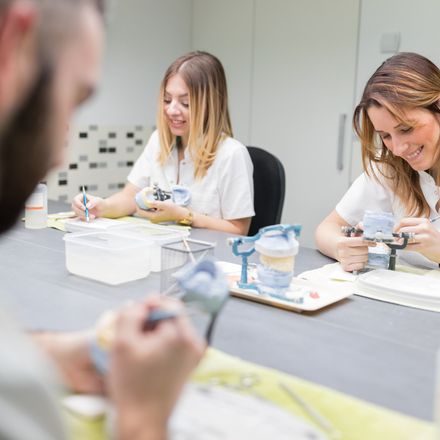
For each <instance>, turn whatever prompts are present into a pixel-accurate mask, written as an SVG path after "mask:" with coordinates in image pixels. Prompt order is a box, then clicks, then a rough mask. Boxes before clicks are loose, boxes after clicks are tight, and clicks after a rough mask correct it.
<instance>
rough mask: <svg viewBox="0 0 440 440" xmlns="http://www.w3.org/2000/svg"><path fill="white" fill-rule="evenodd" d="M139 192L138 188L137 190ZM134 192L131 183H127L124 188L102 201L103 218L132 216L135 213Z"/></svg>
mask: <svg viewBox="0 0 440 440" xmlns="http://www.w3.org/2000/svg"><path fill="white" fill-rule="evenodd" d="M137 189H138V190H139V188H137ZM135 195H136V191H135V190H134V187H133V185H132V184H131V183H127V185H125V188H124V189H123V190H122V191H120V192H118V193H116V194H113V195H112V196H110V197H108V198H106V199H104V202H105V204H104V209H103V215H102V216H103V217H107V218H118V217H123V216H125V215H132V214H133V213H135V212H136V203H135V201H134V196H135Z"/></svg>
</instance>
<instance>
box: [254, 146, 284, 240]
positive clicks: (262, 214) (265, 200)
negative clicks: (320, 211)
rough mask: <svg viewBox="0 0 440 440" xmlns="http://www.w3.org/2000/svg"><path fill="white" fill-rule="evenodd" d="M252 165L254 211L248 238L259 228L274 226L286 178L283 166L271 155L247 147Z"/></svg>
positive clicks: (278, 216) (281, 201)
mask: <svg viewBox="0 0 440 440" xmlns="http://www.w3.org/2000/svg"><path fill="white" fill-rule="evenodd" d="M247 149H248V150H249V154H250V156H251V159H252V163H253V164H254V209H255V217H253V218H252V221H251V226H250V228H249V232H248V236H253V235H255V234H257V233H258V231H259V230H260V228H264V227H265V226H270V225H276V224H278V223H280V221H281V214H282V212H283V205H284V194H285V190H286V177H285V174H284V167H283V164H282V163H281V162H280V161H279V160H278V159H277V158H276V157H275V156H274V155H273V154H271V153H268V152H267V151H264V150H262V149H261V148H257V147H247Z"/></svg>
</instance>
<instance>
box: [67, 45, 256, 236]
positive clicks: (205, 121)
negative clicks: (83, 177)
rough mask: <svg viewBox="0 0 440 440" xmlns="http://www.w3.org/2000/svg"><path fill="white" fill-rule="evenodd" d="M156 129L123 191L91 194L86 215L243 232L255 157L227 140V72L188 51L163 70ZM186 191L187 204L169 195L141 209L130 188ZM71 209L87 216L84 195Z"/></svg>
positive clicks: (217, 63)
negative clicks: (130, 216) (135, 216)
mask: <svg viewBox="0 0 440 440" xmlns="http://www.w3.org/2000/svg"><path fill="white" fill-rule="evenodd" d="M157 126H158V129H157V130H156V131H155V132H154V133H153V134H152V136H151V138H150V140H149V142H148V144H147V146H146V147H145V150H144V152H143V153H142V155H141V156H140V157H139V159H138V160H137V161H136V163H135V165H134V167H133V169H132V171H131V172H130V174H129V176H128V181H129V183H128V184H127V185H126V187H125V188H124V190H123V191H121V192H119V193H117V194H114V195H113V196H111V197H109V198H108V199H105V200H103V199H101V198H99V197H91V196H88V199H89V200H88V203H87V208H88V210H89V214H90V219H94V218H96V217H110V218H114V217H121V216H123V215H128V214H133V213H134V212H137V213H138V214H139V215H141V216H143V217H148V218H149V219H150V220H151V221H152V222H163V221H178V222H181V223H183V224H192V225H193V226H195V227H199V228H207V229H216V230H219V231H224V232H231V233H234V234H241V235H246V234H247V232H248V230H249V225H250V222H251V218H252V216H253V215H254V214H255V212H254V206H253V202H254V197H253V180H252V171H253V167H252V162H251V159H250V156H249V153H248V151H247V149H246V147H245V146H244V145H242V144H241V143H240V142H238V141H236V140H235V139H233V138H232V128H231V122H230V118H229V110H228V93H227V87H226V75H225V72H224V70H223V66H222V64H221V63H220V61H219V60H218V59H217V58H216V57H214V56H213V55H210V54H208V53H206V52H198V51H197V52H191V53H189V54H187V55H184V56H182V57H180V58H179V59H178V60H176V61H175V62H174V63H173V64H171V66H170V67H169V68H168V69H167V71H166V73H165V76H164V79H163V81H162V85H161V88H160V92H159V106H158V115H157ZM156 183H157V184H158V186H159V187H160V188H161V189H162V190H164V191H171V189H172V187H173V186H174V185H177V184H178V185H181V186H183V187H185V188H186V189H187V190H189V192H190V194H191V201H190V203H189V204H188V206H186V207H183V206H178V205H177V204H175V203H173V202H172V201H171V200H166V201H162V202H161V201H156V202H151V203H150V205H151V206H152V207H153V208H154V209H150V210H143V209H140V208H139V207H137V206H136V204H135V202H134V197H135V191H137V190H140V189H142V188H145V187H152V186H153V185H155V184H156ZM72 209H73V210H74V211H75V213H76V214H77V215H78V216H79V217H80V218H82V219H85V207H84V204H83V198H82V195H81V194H79V195H78V196H76V197H75V199H74V200H73V204H72Z"/></svg>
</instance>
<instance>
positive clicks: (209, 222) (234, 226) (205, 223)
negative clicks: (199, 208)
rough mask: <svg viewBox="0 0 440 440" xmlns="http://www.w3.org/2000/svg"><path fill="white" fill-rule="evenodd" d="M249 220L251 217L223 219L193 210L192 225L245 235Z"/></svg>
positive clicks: (247, 230)
mask: <svg viewBox="0 0 440 440" xmlns="http://www.w3.org/2000/svg"><path fill="white" fill-rule="evenodd" d="M251 220H252V218H251V217H247V218H241V219H238V220H224V219H221V218H215V217H209V216H207V215H203V214H199V213H197V212H194V213H193V224H192V225H193V226H194V227H195V228H205V229H214V230H216V231H221V232H229V233H230V234H236V235H247V234H248V232H249V226H250V224H251Z"/></svg>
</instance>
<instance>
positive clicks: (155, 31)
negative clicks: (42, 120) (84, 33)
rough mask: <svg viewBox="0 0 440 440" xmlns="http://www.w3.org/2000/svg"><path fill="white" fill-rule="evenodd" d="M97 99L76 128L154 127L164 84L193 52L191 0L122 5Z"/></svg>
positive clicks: (123, 1) (134, 0)
mask: <svg viewBox="0 0 440 440" xmlns="http://www.w3.org/2000/svg"><path fill="white" fill-rule="evenodd" d="M113 17H114V18H113V20H112V22H111V23H110V24H109V26H108V30H107V50H106V54H105V59H104V65H103V74H102V82H101V85H100V89H99V90H98V93H97V95H96V96H95V97H94V98H93V99H92V100H91V101H90V102H89V103H87V104H86V105H85V106H84V107H83V108H82V109H81V110H80V111H79V112H78V114H77V117H76V118H75V123H76V124H84V125H90V124H100V125H101V124H109V125H111V124H128V125H155V124H156V112H157V99H158V92H159V87H160V83H161V81H162V78H163V76H164V74H165V71H166V69H167V68H168V66H169V65H170V64H171V63H172V62H173V61H174V60H175V59H177V58H178V57H179V56H181V55H183V54H185V53H187V52H189V51H190V47H191V32H190V29H191V0H160V1H158V0H119V1H117V2H116V3H115V11H114V14H113Z"/></svg>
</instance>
